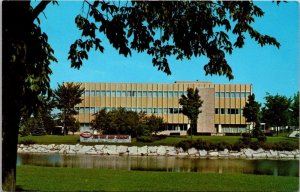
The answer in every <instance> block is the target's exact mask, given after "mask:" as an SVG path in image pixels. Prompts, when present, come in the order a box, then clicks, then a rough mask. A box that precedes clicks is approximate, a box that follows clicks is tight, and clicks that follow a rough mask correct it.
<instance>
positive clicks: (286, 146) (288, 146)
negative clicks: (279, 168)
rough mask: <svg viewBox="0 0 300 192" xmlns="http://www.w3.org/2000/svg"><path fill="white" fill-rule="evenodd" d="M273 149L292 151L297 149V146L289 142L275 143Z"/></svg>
mask: <svg viewBox="0 0 300 192" xmlns="http://www.w3.org/2000/svg"><path fill="white" fill-rule="evenodd" d="M275 149H276V150H277V151H293V150H295V149H299V145H298V144H293V143H290V142H279V143H275Z"/></svg>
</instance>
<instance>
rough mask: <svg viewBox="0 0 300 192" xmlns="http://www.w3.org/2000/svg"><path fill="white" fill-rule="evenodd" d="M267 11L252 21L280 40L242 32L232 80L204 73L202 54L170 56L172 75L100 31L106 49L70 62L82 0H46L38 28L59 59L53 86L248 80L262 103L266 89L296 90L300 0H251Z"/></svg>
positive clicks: (278, 91) (233, 60) (231, 58)
mask: <svg viewBox="0 0 300 192" xmlns="http://www.w3.org/2000/svg"><path fill="white" fill-rule="evenodd" d="M254 4H256V5H258V6H259V7H260V8H262V10H263V11H264V12H265V15H264V16H263V17H260V18H257V19H256V21H255V23H254V24H253V26H254V28H256V29H257V30H258V31H259V32H261V33H262V34H268V35H270V36H273V37H275V38H276V39H277V40H278V41H279V42H280V44H281V47H280V49H277V48H276V47H275V46H264V47H261V46H260V45H258V44H257V43H256V42H255V41H254V40H252V39H250V38H246V41H245V45H244V47H243V48H242V49H234V50H233V53H232V54H231V55H227V56H226V58H227V61H228V63H229V64H230V66H231V68H232V70H233V74H234V80H231V81H229V80H228V79H227V78H226V77H225V76H217V75H214V76H210V75H208V76H205V71H204V69H203V66H204V65H205V64H206V63H207V61H208V59H207V58H206V57H198V58H192V59H191V60H182V61H177V60H175V59H174V58H173V57H171V58H168V60H169V64H170V68H171V71H172V75H170V76H168V75H166V74H165V73H163V72H162V71H158V70H157V68H155V67H153V65H152V58H151V57H150V56H149V55H147V54H146V53H137V52H133V54H132V56H131V57H127V58H126V57H124V56H122V55H119V54H118V51H116V50H115V49H114V48H113V47H112V46H111V45H109V43H108V41H107V40H106V39H105V38H103V36H101V35H100V36H99V37H100V39H101V40H102V41H103V43H102V45H103V46H104V47H105V50H104V53H103V54H101V53H100V52H94V51H90V53H89V59H88V60H84V63H83V66H82V67H81V68H80V69H79V70H77V69H73V68H71V67H70V61H69V60H68V59H67V58H68V51H69V47H70V45H71V44H72V43H73V42H74V41H75V40H76V39H78V38H80V36H81V33H80V31H79V30H78V29H77V28H76V25H75V17H76V16H77V15H78V14H82V13H83V14H84V15H86V12H87V8H83V7H82V2H81V1H59V5H53V4H49V5H48V6H47V8H46V10H45V11H44V14H41V15H40V16H39V18H40V20H41V28H42V31H44V32H45V33H46V34H47V35H48V38H49V39H48V42H49V43H50V45H51V46H52V48H53V49H54V51H55V53H54V55H55V57H56V58H57V60H58V62H57V63H52V64H51V69H52V72H53V73H52V75H51V76H50V79H51V87H52V88H53V89H55V88H56V87H57V84H61V83H62V82H72V81H74V82H126V83H131V82H138V83H174V82H175V81H180V80H187V81H195V80H199V81H210V82H213V83H225V84H229V83H236V84H240V83H241V84H243V83H246V84H252V85H253V92H254V93H255V95H256V99H257V100H258V101H259V102H260V103H264V97H265V96H266V93H267V92H268V93H270V94H271V95H275V94H279V95H285V96H287V97H292V96H293V95H294V94H295V93H296V92H297V91H299V53H300V51H299V44H300V42H299V35H300V33H299V29H300V26H299V3H298V2H297V1H289V2H287V3H280V4H279V5H277V4H276V3H272V2H271V1H261V2H258V1H255V2H254Z"/></svg>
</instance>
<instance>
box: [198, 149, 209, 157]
mask: <svg viewBox="0 0 300 192" xmlns="http://www.w3.org/2000/svg"><path fill="white" fill-rule="evenodd" d="M199 154H200V157H204V156H206V155H207V151H206V150H199Z"/></svg>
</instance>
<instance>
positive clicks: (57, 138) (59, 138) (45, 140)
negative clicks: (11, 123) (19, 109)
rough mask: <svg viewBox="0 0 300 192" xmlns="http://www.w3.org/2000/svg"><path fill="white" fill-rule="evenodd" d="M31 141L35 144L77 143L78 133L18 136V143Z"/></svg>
mask: <svg viewBox="0 0 300 192" xmlns="http://www.w3.org/2000/svg"><path fill="white" fill-rule="evenodd" d="M26 141H32V142H34V143H37V144H77V143H79V135H66V136H63V135H44V136H31V135H29V136H25V137H21V136H19V143H24V142H26Z"/></svg>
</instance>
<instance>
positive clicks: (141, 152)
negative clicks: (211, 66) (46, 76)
mask: <svg viewBox="0 0 300 192" xmlns="http://www.w3.org/2000/svg"><path fill="white" fill-rule="evenodd" d="M18 153H45V154H47V153H48V154H51V153H52V154H53V153H57V154H80V155H84V154H87V155H131V156H180V157H185V156H186V157H202V158H206V157H207V158H209V157H217V158H227V157H228V158H249V159H252V158H260V159H300V151H299V149H297V150H294V151H274V150H264V149H261V148H260V149H258V150H252V149H241V151H229V150H227V149H225V150H223V151H217V150H209V151H207V150H197V149H195V148H191V149H188V150H187V151H183V150H182V149H181V148H175V147H171V146H143V147H137V146H124V145H119V146H117V145H94V146H86V145H80V144H76V145H65V144H59V145H56V144H49V145H40V144H32V145H24V144H20V145H18Z"/></svg>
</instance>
